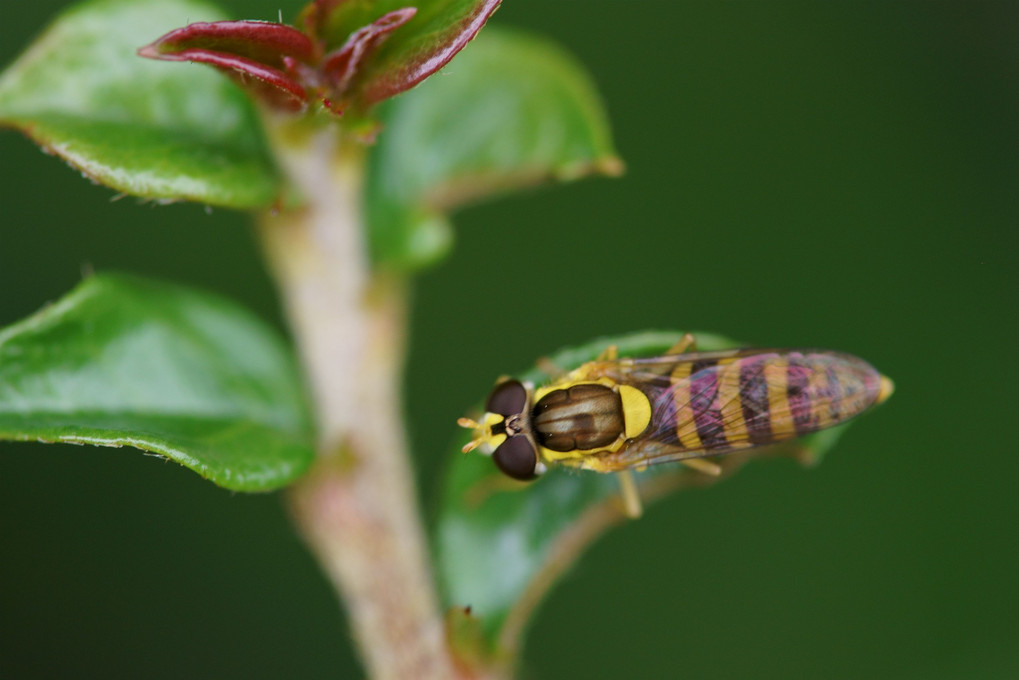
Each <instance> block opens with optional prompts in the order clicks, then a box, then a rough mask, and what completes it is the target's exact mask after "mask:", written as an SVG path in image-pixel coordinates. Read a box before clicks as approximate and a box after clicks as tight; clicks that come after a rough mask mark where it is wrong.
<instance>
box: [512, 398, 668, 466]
mask: <svg viewBox="0 0 1019 680" xmlns="http://www.w3.org/2000/svg"><path fill="white" fill-rule="evenodd" d="M649 420H650V405H649V404H648V400H647V397H645V396H644V394H643V393H641V392H640V391H639V390H637V389H635V388H633V387H630V386H627V385H622V386H620V385H611V384H603V383H601V382H599V383H590V382H585V383H575V384H572V385H568V386H562V387H559V388H557V389H553V390H551V391H549V392H547V393H545V394H544V395H542V396H541V397H540V398H539V399H538V401H537V403H536V404H535V405H534V408H533V410H532V412H531V427H532V429H533V432H534V438H535V440H536V441H537V443H538V444H539V445H540V446H541V447H542V448H544V449H545V450H546V452H547V454H549V455H548V457H549V458H553V459H562V458H572V457H577V456H582V455H586V454H588V453H593V452H597V451H604V450H615V449H618V448H619V447H620V446H621V445H622V444H623V442H624V441H625V440H626V439H627V438H630V437H633V436H636V435H637V434H639V433H640V432H642V431H643V430H644V429H645V428H646V427H647V424H648V421H649ZM563 454H566V455H563Z"/></svg>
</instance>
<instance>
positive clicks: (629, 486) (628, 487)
mask: <svg viewBox="0 0 1019 680" xmlns="http://www.w3.org/2000/svg"><path fill="white" fill-rule="evenodd" d="M616 479H618V480H619V490H620V491H621V492H622V494H623V512H625V513H626V516H627V517H629V518H630V519H638V518H639V517H640V516H641V515H642V514H644V507H643V505H642V504H641V502H640V491H639V490H638V489H637V482H636V480H634V478H633V470H620V471H619V472H617V473H616Z"/></svg>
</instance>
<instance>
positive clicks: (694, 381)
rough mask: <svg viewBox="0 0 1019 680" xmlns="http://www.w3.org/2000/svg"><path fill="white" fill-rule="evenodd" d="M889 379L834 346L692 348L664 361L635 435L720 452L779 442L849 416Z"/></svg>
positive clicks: (873, 397)
mask: <svg viewBox="0 0 1019 680" xmlns="http://www.w3.org/2000/svg"><path fill="white" fill-rule="evenodd" d="M677 358H679V357H677ZM665 377H666V376H665V375H663V376H662V378H663V379H664V378H665ZM662 384H663V387H664V380H663V381H662ZM889 385H890V383H888V384H886V382H883V379H882V377H881V374H880V373H878V372H877V371H876V370H875V369H874V368H873V367H872V366H871V365H870V364H868V363H867V362H865V361H863V360H862V359H858V358H856V357H853V356H850V355H847V354H839V353H835V352H821V351H811V350H804V351H795V350H754V351H744V352H734V353H728V354H727V353H710V354H702V355H692V356H690V358H689V359H686V358H682V359H681V360H679V361H677V362H676V363H675V364H674V365H673V366H672V367H670V372H669V374H668V386H667V387H665V388H664V389H662V390H660V391H656V393H655V394H654V395H653V397H652V404H653V416H652V420H651V422H652V427H651V428H650V429H649V431H648V432H647V434H646V435H645V436H644V437H641V439H652V440H655V441H659V442H662V443H663V444H669V445H672V446H678V447H680V448H682V449H686V450H689V451H717V452H719V453H721V452H724V451H727V450H731V449H738V448H745V447H748V446H757V445H763V444H769V443H772V442H778V441H783V440H785V439H789V438H790V437H795V436H797V435H803V434H809V433H811V432H816V431H818V430H822V429H824V428H826V427H831V426H832V425H837V424H839V423H842V422H845V421H846V420H849V419H850V418H852V417H854V416H856V415H858V414H859V413H861V412H863V411H864V410H866V409H867V408H868V407H870V406H872V405H874V404H875V403H878V402H879V401H880V399H881V398H883V397H884V396H887V395H886V394H884V392H883V386H885V387H884V390H885V391H887V390H888V389H890V387H889Z"/></svg>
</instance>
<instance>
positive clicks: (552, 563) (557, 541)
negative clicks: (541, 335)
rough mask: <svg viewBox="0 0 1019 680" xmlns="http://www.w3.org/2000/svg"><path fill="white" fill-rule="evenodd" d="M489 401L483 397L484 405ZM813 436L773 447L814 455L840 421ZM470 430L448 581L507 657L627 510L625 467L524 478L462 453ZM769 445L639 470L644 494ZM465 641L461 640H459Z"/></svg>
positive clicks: (662, 335) (460, 467)
mask: <svg viewBox="0 0 1019 680" xmlns="http://www.w3.org/2000/svg"><path fill="white" fill-rule="evenodd" d="M695 335H696V337H697V344H698V349H701V350H715V349H728V348H732V347H736V346H738V345H737V343H734V342H732V341H731V340H728V339H726V338H723V337H720V336H717V335H711V334H706V333H696V334H695ZM681 336H682V333H679V332H659V331H654V332H644V333H636V334H632V335H626V336H621V337H612V338H601V339H599V340H595V341H593V342H591V343H588V344H586V345H582V346H580V347H576V348H572V349H564V350H561V351H559V352H557V353H556V354H553V355H552V356H551V357H550V359H551V361H552V362H553V363H554V364H555V365H556V366H559V367H561V368H564V369H573V368H576V367H577V366H579V365H580V364H582V363H585V362H587V361H592V360H593V359H594V358H595V357H597V356H598V354H599V353H600V352H601V351H602V350H603V349H605V347H607V346H608V345H611V344H615V345H617V346H618V347H619V353H620V355H621V356H632V357H639V356H655V355H659V354H662V353H664V352H665V351H666V350H667V349H668V348H669V347H671V346H672V345H673V344H674V343H675V342H676V341H677V340H678V339H679V338H680V337H681ZM517 377H519V378H521V379H522V380H529V381H532V382H534V383H536V384H540V383H542V382H545V381H546V380H547V376H546V374H545V373H543V372H542V371H541V370H540V369H538V368H533V369H531V370H529V371H526V372H524V373H522V374H519V375H518V376H517ZM475 410H476V411H477V412H481V411H483V408H482V406H481V404H479V405H478V406H477V408H476V409H475ZM843 428H844V426H840V427H838V428H833V429H832V430H827V431H824V432H820V433H818V434H816V435H811V436H809V437H804V438H801V439H799V440H796V442H795V443H790V444H788V445H784V446H782V447H773V448H771V449H769V450H768V455H776V454H778V455H790V454H791V455H794V456H797V457H799V458H801V459H803V458H809V459H810V460H811V461H814V460H817V457H818V456H819V455H820V454H821V453H823V451H824V450H826V449H827V447H830V446H831V445H833V444H834V441H835V439H836V438H837V435H835V434H832V433H833V432H835V431H836V430H838V431H841V430H842V429H843ZM469 438H470V432H468V431H465V432H464V433H463V434H462V435H460V436H459V437H457V440H456V441H455V442H454V448H453V451H452V452H451V453H450V457H451V459H452V463H451V465H450V469H449V471H448V476H447V479H446V485H445V489H444V491H443V495H442V500H441V505H440V511H439V516H438V521H437V523H436V532H435V553H436V555H437V560H438V571H439V581H440V587H441V590H442V596H443V601H444V604H445V606H446V607H449V608H453V607H460V608H462V607H465V606H470V609H471V613H472V615H473V616H476V617H478V618H479V619H480V624H481V626H482V628H483V630H484V631H485V635H486V637H487V640H488V644H489V646H490V650H489V652H490V653H493V654H495V656H496V658H497V659H500V660H502V661H503V662H505V661H506V660H508V659H512V657H513V656H514V655H515V654H516V653H517V651H518V649H519V646H520V644H521V638H522V634H523V631H524V627H525V625H526V623H527V621H528V619H529V617H530V615H531V614H532V613H533V611H534V608H535V607H536V606H537V604H538V603H539V601H540V599H541V598H542V597H543V596H544V594H545V593H546V592H547V591H548V589H549V588H550V587H551V586H552V584H553V583H554V581H555V579H556V578H557V577H558V576H559V575H560V574H561V573H562V572H563V571H564V570H565V569H567V568H568V567H569V566H570V565H571V564H572V563H573V562H574V561H575V560H576V559H577V558H578V557H579V555H580V553H581V552H582V551H583V550H584V548H586V547H587V546H588V545H590V543H591V542H592V541H593V540H594V539H596V538H597V537H598V536H599V535H601V533H603V532H604V531H605V530H606V529H608V528H609V527H611V526H614V525H615V524H618V523H620V522H622V521H623V520H624V514H623V510H622V506H621V504H620V502H619V495H620V491H619V482H618V481H617V480H616V479H615V475H604V474H598V473H594V472H583V471H582V472H576V471H571V470H566V469H558V468H553V469H551V470H549V471H548V472H547V473H545V475H544V476H543V477H542V478H541V479H540V480H538V481H536V482H533V483H530V484H522V483H518V482H514V481H512V480H510V479H508V478H507V477H505V476H503V475H502V473H500V472H499V471H498V470H497V469H496V467H495V465H494V463H493V462H492V460H491V459H489V458H488V457H486V456H481V455H476V454H467V455H465V454H462V453H461V452H460V447H461V446H463V444H465V443H466V442H467V441H468V439H469ZM759 455H761V453H760V452H759V451H756V452H748V453H743V454H729V455H727V456H723V457H721V458H719V459H718V462H719V463H720V465H721V466H722V468H723V473H722V475H721V476H720V477H710V476H708V475H704V474H700V473H697V472H693V471H691V470H689V469H688V468H685V467H683V466H680V465H660V466H655V467H651V468H648V469H647V470H645V471H643V472H640V473H637V480H638V484H639V486H640V489H641V496H642V498H643V499H644V501H645V502H648V501H652V500H654V499H656V498H659V497H661V496H663V495H665V494H667V493H669V492H672V491H674V490H675V489H677V488H681V487H683V486H689V485H703V484H709V483H713V482H715V481H717V480H718V479H720V478H724V477H725V476H727V475H728V474H731V473H732V472H735V471H736V469H738V468H739V467H740V466H741V465H742V464H743V463H744V462H746V461H747V460H749V459H751V458H753V457H755V456H759ZM455 643H456V641H454V646H455Z"/></svg>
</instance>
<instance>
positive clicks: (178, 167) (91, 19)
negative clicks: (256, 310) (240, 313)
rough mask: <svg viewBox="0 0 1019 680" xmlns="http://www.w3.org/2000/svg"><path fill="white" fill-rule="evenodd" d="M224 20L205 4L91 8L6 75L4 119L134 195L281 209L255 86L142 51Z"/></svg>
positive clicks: (56, 27) (123, 2)
mask: <svg viewBox="0 0 1019 680" xmlns="http://www.w3.org/2000/svg"><path fill="white" fill-rule="evenodd" d="M218 15H219V12H218V11H217V10H216V9H215V8H213V7H212V6H210V5H207V4H205V3H202V2H197V1H196V0H93V1H91V2H85V3H82V4H80V5H78V6H76V7H74V8H72V9H70V10H69V11H67V12H65V13H64V14H63V15H62V16H61V17H60V18H58V19H57V20H56V21H55V22H54V24H53V25H52V26H50V28H49V29H48V30H47V31H46V32H45V33H44V34H43V35H42V36H41V37H40V38H39V39H38V40H37V41H36V42H35V44H33V45H32V47H31V48H30V49H29V50H28V51H26V52H25V53H24V54H23V55H22V56H21V58H20V59H19V60H18V61H16V62H15V63H14V64H13V65H12V66H10V67H9V68H8V69H7V71H6V72H4V73H3V75H2V76H0V124H5V125H10V126H13V127H16V128H19V129H21V130H22V131H23V132H24V133H25V134H27V135H28V136H29V137H31V138H32V139H33V140H35V141H36V142H37V143H38V144H40V145H41V146H43V148H45V149H46V150H47V151H49V152H51V153H54V154H56V155H58V156H60V157H61V158H63V159H64V160H66V161H67V162H68V163H70V164H71V165H72V166H74V167H75V168H77V169H79V170H80V171H81V172H82V173H84V174H85V175H86V176H88V177H89V178H91V179H93V180H95V181H97V182H99V183H101V184H105V185H106V186H109V187H111V188H113V189H116V190H117V191H121V192H124V193H127V194H132V195H135V196H141V197H143V198H150V199H155V200H161V201H172V200H191V201H200V202H203V203H208V204H211V205H220V206H226V207H231V208H257V207H265V206H268V205H271V204H272V203H273V202H274V201H275V200H276V199H277V198H278V197H279V194H280V192H281V189H280V186H281V185H280V179H279V175H278V173H277V171H276V168H275V165H274V164H273V161H272V159H271V157H270V155H269V153H268V151H267V147H266V145H265V142H264V139H263V135H262V129H261V125H260V122H259V120H258V117H257V115H256V113H255V111H254V108H253V107H252V105H251V103H250V101H249V100H248V99H247V97H246V96H245V95H244V93H242V92H241V91H240V90H239V89H238V88H237V87H236V86H235V85H233V84H232V83H230V82H229V81H228V80H226V79H225V78H223V77H222V76H220V75H219V74H217V73H214V72H213V71H211V70H209V69H204V68H201V67H198V66H196V67H193V68H191V67H186V66H181V65H179V64H164V63H158V62H154V61H151V60H148V59H142V58H140V57H138V56H137V54H136V53H135V52H136V50H137V49H138V48H139V47H140V46H142V45H143V44H145V43H146V42H148V41H150V40H153V39H155V38H157V37H159V36H160V35H161V34H163V33H165V32H166V31H168V30H170V29H172V28H176V27H178V26H180V25H182V24H185V23H187V22H188V21H195V20H200V19H217V18H220V17H219V16H218Z"/></svg>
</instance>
